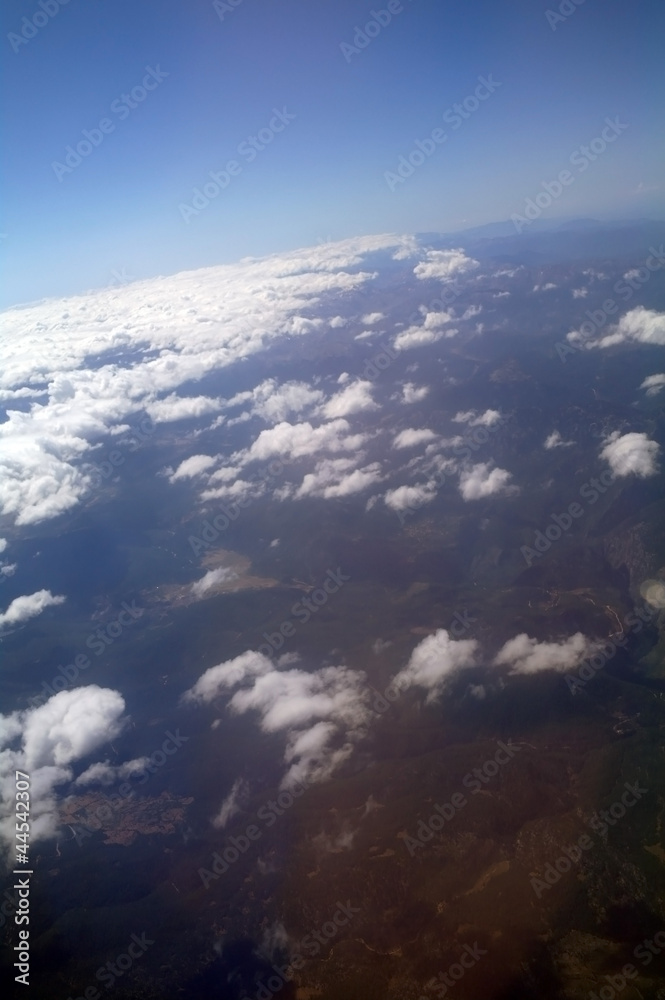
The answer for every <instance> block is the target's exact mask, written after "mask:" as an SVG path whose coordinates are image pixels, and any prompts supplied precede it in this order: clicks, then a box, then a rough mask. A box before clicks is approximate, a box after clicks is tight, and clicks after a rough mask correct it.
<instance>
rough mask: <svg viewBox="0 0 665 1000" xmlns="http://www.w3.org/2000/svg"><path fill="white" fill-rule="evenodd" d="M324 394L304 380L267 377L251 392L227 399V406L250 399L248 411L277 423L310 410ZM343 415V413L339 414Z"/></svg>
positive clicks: (269, 421) (268, 421)
mask: <svg viewBox="0 0 665 1000" xmlns="http://www.w3.org/2000/svg"><path fill="white" fill-rule="evenodd" d="M323 398H324V396H323V393H322V392H321V390H320V389H312V388H311V387H310V386H309V385H307V383H306V382H295V381H292V382H283V383H281V384H280V383H279V382H278V381H277V379H274V378H269V379H266V380H265V381H264V382H261V383H260V384H259V385H257V386H256V387H255V388H254V389H252V391H251V392H243V393H239V394H238V396H235V397H234V398H233V399H231V400H229V403H228V404H227V405H228V406H233V405H235V404H237V403H238V402H244V401H250V400H251V404H252V405H251V409H250V413H251V414H252V415H254V416H259V417H261V418H262V419H263V420H265V421H266V422H267V423H269V424H277V423H280V422H281V421H283V420H286V419H287V418H288V417H290V416H292V415H294V414H295V415H296V416H298V415H299V414H301V413H303V412H305V411H307V410H312V409H313V408H314V407H315V406H318V405H319V404H320V403H321V401H322V400H323ZM340 415H341V416H343V414H340Z"/></svg>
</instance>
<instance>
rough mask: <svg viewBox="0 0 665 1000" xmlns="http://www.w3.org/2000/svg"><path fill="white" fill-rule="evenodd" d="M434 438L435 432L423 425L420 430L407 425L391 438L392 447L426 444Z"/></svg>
mask: <svg viewBox="0 0 665 1000" xmlns="http://www.w3.org/2000/svg"><path fill="white" fill-rule="evenodd" d="M435 440H436V434H435V433H434V431H432V430H430V429H429V428H428V427H423V428H422V429H420V430H416V429H415V428H413V427H407V428H406V430H403V431H400V433H399V434H398V435H397V436H396V437H395V439H394V440H393V448H413V447H415V446H416V445H419V444H427V443H429V442H430V441H435Z"/></svg>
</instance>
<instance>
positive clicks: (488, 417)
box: [452, 410, 501, 427]
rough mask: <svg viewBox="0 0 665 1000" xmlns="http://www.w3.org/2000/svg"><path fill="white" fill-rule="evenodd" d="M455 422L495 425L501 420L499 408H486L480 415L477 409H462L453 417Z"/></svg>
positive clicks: (480, 425) (470, 424)
mask: <svg viewBox="0 0 665 1000" xmlns="http://www.w3.org/2000/svg"><path fill="white" fill-rule="evenodd" d="M452 420H453V423H454V424H468V425H469V427H493V426H494V424H496V423H498V422H499V421H500V420H501V413H500V411H499V410H485V412H484V413H481V414H480V415H478V414H477V413H476V411H475V410H466V411H463V410H460V412H459V413H456V414H455V416H454V417H453V418H452Z"/></svg>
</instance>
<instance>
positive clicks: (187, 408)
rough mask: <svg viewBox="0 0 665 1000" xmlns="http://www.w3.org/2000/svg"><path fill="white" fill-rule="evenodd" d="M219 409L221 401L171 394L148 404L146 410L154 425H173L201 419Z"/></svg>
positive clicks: (204, 397) (205, 397)
mask: <svg viewBox="0 0 665 1000" xmlns="http://www.w3.org/2000/svg"><path fill="white" fill-rule="evenodd" d="M221 407H222V401H221V399H210V398H209V397H208V396H177V395H176V394H175V393H171V395H170V396H165V397H164V399H158V400H156V401H155V402H154V403H148V404H147V406H146V410H147V412H148V414H149V416H150V418H151V419H152V420H153V421H154V422H155V423H156V424H168V423H175V422H176V420H188V419H192V418H193V417H203V416H205V414H206V413H216V412H217V411H218V410H220V409H221Z"/></svg>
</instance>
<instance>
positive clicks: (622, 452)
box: [600, 431, 660, 479]
mask: <svg viewBox="0 0 665 1000" xmlns="http://www.w3.org/2000/svg"><path fill="white" fill-rule="evenodd" d="M659 452H660V446H659V445H658V444H657V443H656V442H655V441H651V440H649V438H648V437H647V435H646V434H642V433H637V432H632V433H629V434H620V433H619V431H615V432H614V433H613V434H610V436H609V437H608V438H606V439H605V446H604V448H603V449H602V451H601V453H600V457H601V458H604V459H605V461H606V462H609V465H610V468H611V470H612V472H613V473H614V475H615V476H631V475H634V476H639V477H640V478H641V479H646V477H647V476H653V475H655V473H656V472H657V471H658V461H657V459H658V454H659Z"/></svg>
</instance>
